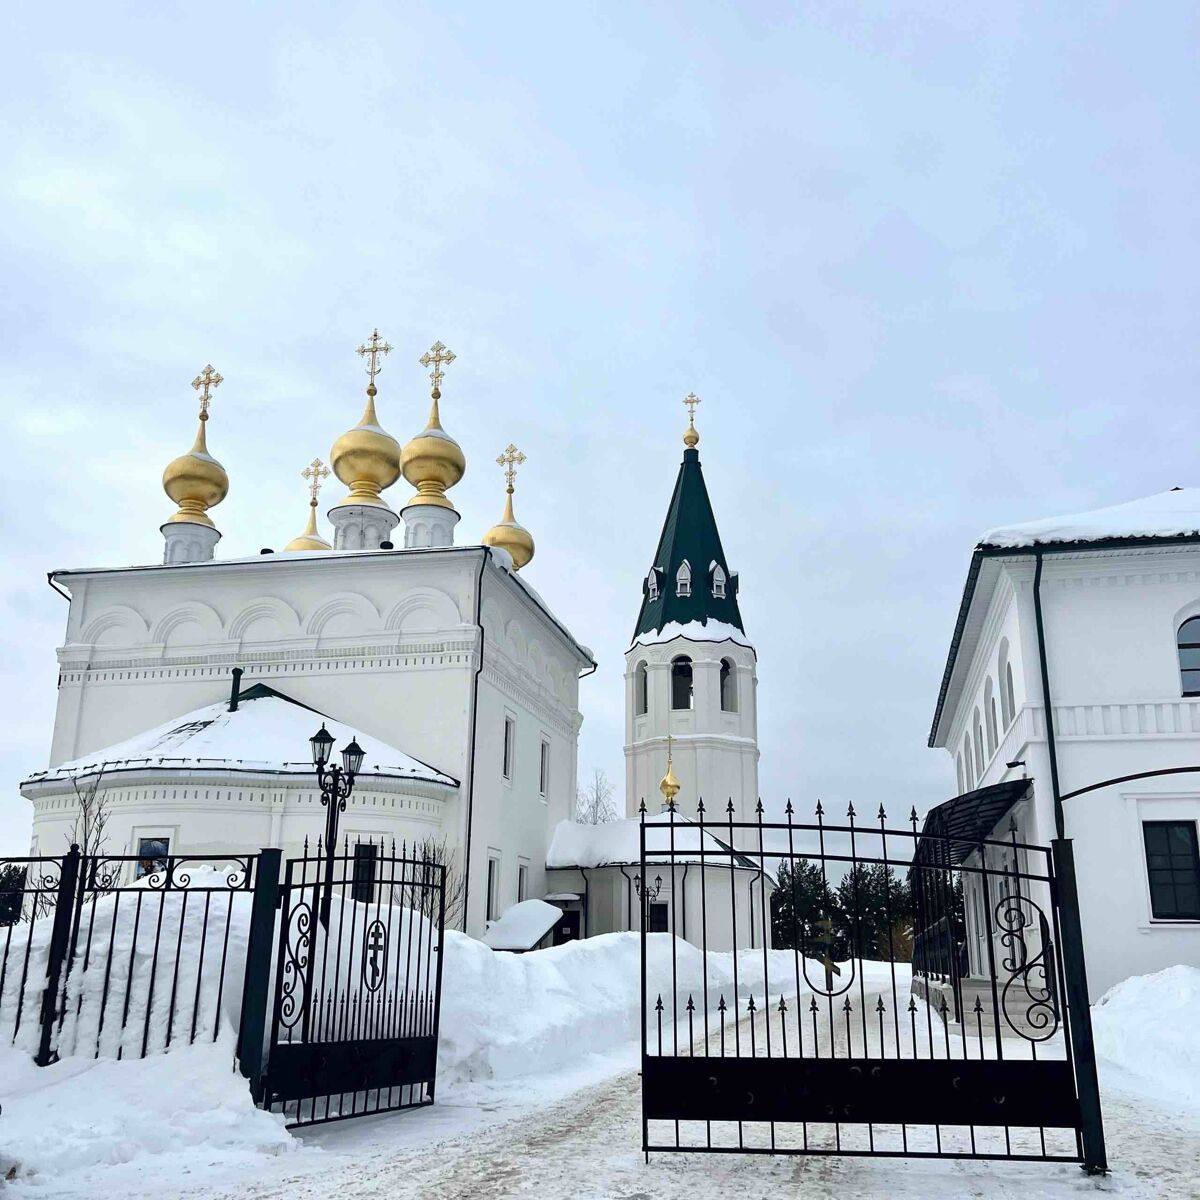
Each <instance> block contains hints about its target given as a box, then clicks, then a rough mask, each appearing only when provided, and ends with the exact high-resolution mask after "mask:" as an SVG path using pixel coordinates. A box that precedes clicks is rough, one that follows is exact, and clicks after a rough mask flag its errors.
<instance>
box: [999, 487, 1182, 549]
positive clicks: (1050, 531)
mask: <svg viewBox="0 0 1200 1200" xmlns="http://www.w3.org/2000/svg"><path fill="white" fill-rule="evenodd" d="M1189 533H1200V488H1173V489H1172V490H1171V491H1169V492H1159V493H1158V494H1157V495H1154V496H1146V497H1144V498H1143V499H1141V500H1130V501H1129V502H1128V503H1126V504H1114V505H1111V506H1110V507H1108V508H1097V509H1093V510H1092V511H1091V512H1085V513H1075V514H1072V515H1070V516H1066V517H1047V518H1045V519H1044V520H1041V521H1027V522H1025V523H1024V524H1022V525H1006V526H1001V527H1000V528H998V529H989V530H988V531H987V533H985V534H984V535H983V537H982V538H981V539H980V542H981V544H982V545H984V546H1033V545H1038V544H1045V543H1049V542H1095V541H1100V540H1101V539H1103V538H1127V537H1174V536H1177V535H1179V534H1189Z"/></svg>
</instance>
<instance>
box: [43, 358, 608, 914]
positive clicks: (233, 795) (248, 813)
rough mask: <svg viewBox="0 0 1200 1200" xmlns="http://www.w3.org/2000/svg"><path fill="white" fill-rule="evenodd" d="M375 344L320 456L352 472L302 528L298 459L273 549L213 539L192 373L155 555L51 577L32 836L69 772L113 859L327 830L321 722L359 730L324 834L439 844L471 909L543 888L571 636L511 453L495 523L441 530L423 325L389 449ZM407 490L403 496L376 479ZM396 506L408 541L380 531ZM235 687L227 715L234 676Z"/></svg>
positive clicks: (575, 689)
mask: <svg viewBox="0 0 1200 1200" xmlns="http://www.w3.org/2000/svg"><path fill="white" fill-rule="evenodd" d="M387 350H388V347H386V346H385V345H384V344H383V343H381V341H380V339H379V338H378V335H374V336H373V337H372V339H371V340H370V342H369V343H368V345H366V346H364V347H361V348H360V353H362V354H363V355H364V357H365V358H367V360H368V363H369V367H368V373H369V375H370V378H371V383H370V387H369V388H368V395H367V408H366V411H365V412H364V414H363V418H362V420H361V421H360V422H359V424H358V425H357V426H356V427H355V428H353V429H351V430H350V431H349V432H347V433H346V434H344V435H343V436H342V437H340V438H338V440H337V441H336V442H335V443H334V446H333V449H332V452H331V455H330V458H331V462H332V465H333V469H334V472H335V474H336V475H337V477H338V479H340V480H341V482H342V483H344V484H345V485H346V486H347V488H348V489H349V493H348V494H347V495H346V497H345V498H344V499H342V500H341V501H339V502H338V503H337V504H335V505H334V507H333V508H332V509H331V510H330V512H329V514H328V515H329V520H330V522H331V524H332V526H333V540H332V546H331V545H330V542H329V541H327V540H325V539H324V538H323V537H321V535H320V534H319V533H318V531H317V526H316V487H317V486H318V485H319V483H320V479H321V477H322V474H323V473H324V474H328V472H327V471H324V469H323V468H322V467H321V465H320V464H319V463H314V465H313V468H312V469H311V470H310V471H309V472H308V474H307V477H308V478H309V479H310V481H311V483H312V485H313V486H312V500H311V506H310V515H309V523H308V527H307V528H306V530H305V532H304V533H303V534H301V535H300V537H298V538H295V539H293V540H292V541H291V542H289V543H288V544H287V546H285V547H284V549H283V551H282V552H280V553H266V552H264V553H263V554H261V555H258V556H255V557H253V558H247V559H227V560H221V559H216V558H214V557H213V555H214V550H215V547H216V544H217V541H218V539H219V537H220V534H219V532H218V531H217V529H216V527H215V526H214V524H213V522H212V519H211V517H210V516H209V515H208V510H209V509H211V508H212V507H213V506H214V505H215V504H217V503H219V502H220V500H221V499H223V498H224V495H225V493H226V491H227V489H228V478H227V476H226V474H225V471H224V470H223V468H222V467H221V465H220V464H219V463H218V462H217V461H216V459H215V458H213V457H212V455H211V454H210V453H209V451H208V448H207V443H206V434H205V422H206V421H207V418H208V411H207V410H208V402H209V398H210V394H211V390H212V388H213V387H215V386H217V384H219V383H220V376H218V375H216V373H215V372H213V371H212V370H211V368H208V369H206V371H205V372H204V373H203V374H202V375H201V376H200V377H199V378H198V379H197V380H196V385H195V386H196V387H197V388H198V390H202V402H201V409H202V411H201V425H200V432H199V433H198V435H197V438H196V443H195V445H194V446H193V448H192V450H191V451H190V452H189V453H188V454H185V455H182V456H181V457H180V458H178V459H176V460H175V461H174V462H172V463H171V464H170V465H169V466H168V468H167V471H166V473H165V474H164V477H163V486H164V489H165V490H166V491H167V494H168V495H169V496H170V497H171V499H172V500H173V501H174V502H175V503H176V504H177V505H178V511H177V512H176V513H175V514H174V515H173V516H172V517H170V518H169V520H168V521H167V522H166V523H165V524H164V525H163V527H162V528H163V535H164V540H165V551H164V561H163V563H162V564H158V565H153V566H136V567H121V568H106V567H105V568H95V569H83V570H64V571H56V572H53V573H52V575H51V582H52V584H53V585H54V586H55V587H56V588H57V589H58V590H59V591H60V592H61V593H62V594H63V596H64V597H65V598H66V599H67V600H68V602H69V608H68V611H67V621H66V636H65V638H64V641H63V645H62V646H61V648H60V649H59V652H58V671H59V692H58V708H57V714H56V718H55V725H54V733H53V740H52V745H51V751H50V769H49V770H48V771H44V772H39V773H37V774H36V775H34V776H32V777H31V778H30V779H28V780H26V781H25V783H24V784H23V785H22V791H23V794H24V795H25V796H26V797H28V798H29V800H30V801H31V802H32V804H33V847H34V853H42V854H60V853H62V852H63V851H65V849H66V845H67V841H68V840H69V836H70V833H71V830H72V828H73V827H74V823H75V817H76V815H77V812H78V803H77V794H78V793H77V787H78V788H80V789H86V787H87V786H88V785H89V781H94V780H95V779H96V778H97V777H99V778H100V779H101V787H102V789H103V796H104V801H105V804H106V806H107V808H108V816H109V821H108V825H107V829H106V835H107V841H106V844H105V847H104V849H106V850H107V852H109V853H112V854H133V855H140V854H143V853H146V854H153V853H162V852H164V851H169V852H170V853H171V854H187V853H206V852H208V853H211V852H212V851H213V850H215V849H222V850H226V851H238V850H241V851H254V850H257V849H258V848H259V847H260V846H264V845H278V846H282V847H283V848H284V849H285V851H286V852H295V851H296V850H298V849H299V848H300V847H301V846H302V845H303V843H304V840H305V839H306V838H307V839H309V841H310V842H313V841H315V839H316V837H317V836H318V835H319V834H320V833H321V831H322V829H323V827H324V811H323V809H322V808H321V805H320V801H319V794H318V791H317V786H316V781H315V778H314V776H313V773H312V771H311V763H310V762H309V763H308V764H307V769H306V765H305V760H306V758H307V756H308V754H309V748H308V744H307V739H308V738H309V737H310V736H311V735H312V734H313V733H315V732H316V730H317V728H318V727H319V726H320V725H321V723H322V722H325V723H327V724H328V725H329V727H330V729H331V731H332V732H334V733H335V737H336V739H337V742H336V745H335V754H336V753H337V752H338V751H339V750H340V749H341V746H342V744H343V738H345V737H348V736H350V735H351V734H356V735H357V736H358V737H359V740H360V741H361V742H362V743H363V745H364V748H365V749H366V750H367V759H366V765H365V767H364V774H363V776H362V778H361V779H360V780H359V781H358V785H357V786H356V788H355V791H354V793H353V795H352V797H351V799H350V802H349V805H348V808H347V811H346V813H345V815H344V817H343V818H342V824H341V833H344V834H345V835H346V836H347V837H348V838H349V840H350V841H351V842H354V841H355V840H357V839H361V838H372V839H376V840H378V839H380V838H383V839H385V840H390V839H393V838H394V839H395V841H396V842H397V843H400V842H401V841H407V842H408V843H410V844H411V843H412V842H413V841H414V840H417V841H421V840H423V839H425V838H427V837H433V838H435V839H436V840H440V839H442V838H444V839H445V841H446V843H447V846H448V848H449V850H450V852H451V853H452V854H453V856H454V862H455V865H456V867H457V869H458V870H459V871H464V868H465V875H466V878H467V896H466V924H465V927H466V928H467V929H468V931H470V932H472V933H478V932H482V930H483V928H484V924H485V921H486V919H487V918H488V917H495V916H498V915H499V913H500V912H501V911H502V910H503V909H504V908H505V907H507V906H508V905H509V904H511V903H513V902H515V901H517V900H520V899H524V898H526V897H528V896H535V895H541V894H542V893H543V892H544V891H545V886H544V884H545V861H546V850H547V846H548V842H549V837H550V831H551V830H553V828H554V827H555V825H556V824H557V823H558V822H559V821H561V820H564V819H566V818H567V817H568V816H570V815H572V810H573V806H574V800H575V779H576V749H577V740H578V732H579V727H580V723H581V716H580V712H579V683H578V681H579V678H580V676H581V674H587V673H589V672H591V671H592V670H594V668H595V663H594V661H593V659H592V656H591V654H590V652H589V651H588V650H587V649H586V647H584V646H581V645H580V644H579V643H578V642H577V641H576V640H575V639H574V637H572V635H571V633H570V632H569V631H568V630H567V628H566V627H565V626H564V625H563V624H562V623H561V622H560V621H558V620H557V619H556V618H555V616H554V615H553V614H552V613H551V612H550V611H549V610H548V609H547V607H546V605H545V603H544V602H543V601H542V600H541V598H540V597H539V596H538V595H537V593H536V592H535V591H534V590H533V588H532V587H530V586H529V584H528V583H527V582H526V581H525V579H524V578H523V577H522V576H520V575H519V574H518V573H517V572H518V570H519V569H520V568H521V567H523V566H525V565H526V564H527V563H528V562H529V561H530V559H531V558H532V557H533V539H532V538H531V537H530V535H529V534H528V533H527V531H525V530H524V529H522V528H521V526H519V525H518V524H517V523H516V520H515V518H514V517H513V515H512V470H513V467H514V465H515V463H517V462H520V461H522V459H521V456H520V455H519V452H517V451H516V450H515V448H512V447H510V448H509V451H508V452H506V454H507V465H508V468H509V470H508V479H507V482H508V489H507V498H506V507H505V512H504V517H503V518H502V520H501V522H500V523H499V524H497V525H496V526H494V527H493V528H492V529H491V530H489V531H488V533H487V534H486V535H485V536H484V538H483V542H484V544H482V545H468V546H454V545H453V537H454V530H455V526H456V524H457V522H458V519H459V516H458V513H457V512H456V511H455V510H454V508H453V506H452V504H451V503H450V500H449V499H448V497H447V495H446V492H447V489H448V488H450V487H452V486H453V485H454V484H455V483H456V482H457V481H458V480H459V479H460V478H461V477H462V473H463V471H464V469H465V458H464V455H463V452H462V450H461V448H460V447H459V446H458V444H457V443H456V442H455V441H454V440H453V439H452V438H450V437H449V435H448V434H446V432H445V431H444V430H443V428H442V426H441V421H440V414H439V411H438V401H439V399H440V396H441V392H440V383H441V380H442V378H443V373H442V369H441V368H442V366H443V364H445V363H448V362H449V361H451V360H452V358H453V355H451V354H450V353H449V352H448V351H446V349H445V347H444V346H442V345H441V344H440V343H438V344H436V345H435V346H434V348H433V350H432V351H431V352H430V353H429V354H428V355H426V356H425V358H424V359H422V362H424V363H425V365H430V364H432V366H433V374H432V378H433V383H434V387H433V407H432V411H431V413H430V417H429V421H428V424H427V426H426V428H425V429H424V430H423V431H422V432H421V433H419V434H418V435H417V437H415V438H413V439H412V440H411V441H410V442H409V443H408V444H407V445H405V446H404V447H403V449H401V447H400V444H399V443H398V442H397V441H396V440H395V439H394V438H392V437H391V436H390V435H389V434H387V433H386V432H385V431H384V430H383V429H382V428H381V427H380V425H379V419H378V417H377V415H376V411H375V397H376V388H375V376H376V374H377V373H378V370H379V359H380V356H381V355H382V354H385V353H386V352H387ZM402 472H403V475H404V477H405V479H406V480H407V481H408V483H409V484H411V485H412V486H413V487H414V488H415V494H414V495H413V496H412V498H411V499H410V500H408V502H407V503H404V504H402V505H401V506H399V509H400V511H399V513H398V514H397V512H396V511H394V510H393V509H392V507H390V505H389V502H388V499H387V497H386V495H385V493H386V490H387V489H388V488H389V487H391V486H392V485H393V484H394V483H395V482H396V481H397V480H398V479H399V477H400V475H401V473H402ZM401 520H403V521H404V523H405V527H406V528H405V537H404V544H405V546H406V548H405V549H395V548H393V543H392V541H391V540H390V539H391V535H392V531H393V530H394V529H395V528H396V526H397V525H398V524H399V523H400V521H401ZM235 667H237V668H241V670H242V671H243V673H244V674H243V676H242V680H241V686H240V688H239V692H240V702H239V703H238V706H237V711H236V712H229V711H228V709H229V707H230V699H229V698H230V692H231V673H232V671H233V669H234V668H235Z"/></svg>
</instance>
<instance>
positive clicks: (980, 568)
mask: <svg viewBox="0 0 1200 1200" xmlns="http://www.w3.org/2000/svg"><path fill="white" fill-rule="evenodd" d="M1193 540H1194V541H1200V488H1172V489H1171V490H1170V491H1167V492H1158V493H1156V494H1155V495H1153V496H1145V497H1143V498H1142V499H1140V500H1129V501H1127V502H1126V503H1124V504H1112V505H1109V506H1108V507H1106V508H1096V509H1092V510H1091V511H1090V512H1083V513H1074V514H1071V515H1068V516H1063V517H1046V518H1044V519H1042V520H1040V521H1026V522H1024V523H1022V524H1018V525H1002V526H999V527H998V528H996V529H989V530H988V531H987V533H985V534H984V535H983V537H982V538H981V539H980V541H979V544H978V545H977V546H976V547H975V553H974V554H973V555H972V556H971V565H970V567H969V568H968V570H967V580H966V583H965V584H964V585H963V594H962V599H961V601H960V602H959V607H958V618H957V620H956V622H955V626H954V633H953V635H952V637H951V639H950V649H949V652H948V653H947V655H946V666H945V668H944V670H943V672H942V683H941V688H940V690H939V692H938V700H937V707H936V708H935V710H934V714H933V725H932V727H931V728H930V730H929V739H928V742H927V744H928V745H929V746H940V745H942V744H943V741H942V740H940V739H942V738H943V736H944V733H945V731H944V730H943V725H944V724H945V722H946V719H947V718H949V717H951V716H953V713H954V704H955V703H956V702H957V696H958V693H959V690H960V689H961V686H962V679H963V675H964V673H965V667H966V666H968V665H969V663H970V657H971V653H973V650H974V646H975V643H976V640H977V638H978V636H979V626H980V624H981V616H980V614H981V613H982V612H983V611H984V610H985V609H986V606H987V604H988V602H989V600H990V599H991V594H992V589H993V588H994V587H995V586H996V581H997V580H998V578H999V577H1000V574H1001V571H1000V568H999V560H1000V559H1001V558H1002V557H1005V556H1009V557H1011V556H1013V555H1021V554H1022V552H1023V551H1029V552H1030V553H1034V552H1037V551H1039V550H1042V549H1044V550H1045V551H1046V552H1048V553H1067V554H1070V553H1087V552H1089V551H1093V552H1102V551H1104V552H1116V551H1121V550H1127V551H1133V550H1136V549H1137V548H1138V547H1143V546H1148V547H1154V546H1156V545H1171V544H1173V543H1179V542H1181V541H1183V542H1188V541H1193ZM964 650H965V651H966V654H965V655H964ZM960 662H961V664H963V667H962V669H960Z"/></svg>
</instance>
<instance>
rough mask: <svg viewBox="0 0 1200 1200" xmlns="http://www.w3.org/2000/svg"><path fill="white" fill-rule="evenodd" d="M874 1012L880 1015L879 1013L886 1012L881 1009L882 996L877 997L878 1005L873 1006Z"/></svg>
mask: <svg viewBox="0 0 1200 1200" xmlns="http://www.w3.org/2000/svg"><path fill="white" fill-rule="evenodd" d="M875 1011H876V1012H877V1013H881V1012H885V1011H886V1010H885V1009H884V1007H883V997H882V996H880V997H879V1002H878V1003H877V1004H876V1005H875Z"/></svg>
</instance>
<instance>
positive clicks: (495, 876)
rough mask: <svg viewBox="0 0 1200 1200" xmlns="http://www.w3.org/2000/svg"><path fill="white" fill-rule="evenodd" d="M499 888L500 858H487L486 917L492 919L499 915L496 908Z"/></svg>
mask: <svg viewBox="0 0 1200 1200" xmlns="http://www.w3.org/2000/svg"><path fill="white" fill-rule="evenodd" d="M499 890H500V860H499V859H498V858H489V859H488V878H487V919H488V920H489V921H494V920H495V919H496V917H497V916H498V915H499V914H498V913H497V912H496V909H497V908H498V907H499V904H500V897H499V895H498V894H497V893H498V892H499Z"/></svg>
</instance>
